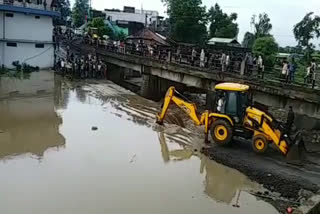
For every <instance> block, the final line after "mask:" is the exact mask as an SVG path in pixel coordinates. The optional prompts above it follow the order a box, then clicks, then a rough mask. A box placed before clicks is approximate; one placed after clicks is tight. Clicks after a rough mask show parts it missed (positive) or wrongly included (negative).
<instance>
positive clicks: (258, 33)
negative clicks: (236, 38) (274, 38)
mask: <svg viewBox="0 0 320 214" xmlns="http://www.w3.org/2000/svg"><path fill="white" fill-rule="evenodd" d="M270 21H271V20H270V18H269V16H268V14H266V13H262V14H259V16H258V20H257V16H256V15H253V16H252V18H251V26H253V28H254V33H251V32H246V34H245V35H244V38H243V41H242V45H243V46H244V47H246V48H252V47H253V44H254V43H255V40H256V39H258V38H261V37H266V36H271V34H270V31H271V30H272V24H271V23H270Z"/></svg>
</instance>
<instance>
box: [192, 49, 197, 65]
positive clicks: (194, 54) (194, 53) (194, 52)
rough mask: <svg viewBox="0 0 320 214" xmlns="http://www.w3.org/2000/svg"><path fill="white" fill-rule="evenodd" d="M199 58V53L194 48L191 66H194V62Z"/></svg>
mask: <svg viewBox="0 0 320 214" xmlns="http://www.w3.org/2000/svg"><path fill="white" fill-rule="evenodd" d="M196 57H197V51H196V50H195V48H192V52H191V65H192V66H194V62H195V60H196Z"/></svg>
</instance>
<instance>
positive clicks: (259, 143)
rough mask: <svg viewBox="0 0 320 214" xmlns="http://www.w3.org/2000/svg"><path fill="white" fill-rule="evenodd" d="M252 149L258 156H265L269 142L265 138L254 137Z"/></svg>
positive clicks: (261, 136)
mask: <svg viewBox="0 0 320 214" xmlns="http://www.w3.org/2000/svg"><path fill="white" fill-rule="evenodd" d="M252 149H253V151H254V152H255V153H257V154H264V153H265V152H266V151H267V149H268V140H267V139H266V138H265V136H263V135H257V136H254V137H253V139H252Z"/></svg>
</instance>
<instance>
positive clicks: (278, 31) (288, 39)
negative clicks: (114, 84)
mask: <svg viewBox="0 0 320 214" xmlns="http://www.w3.org/2000/svg"><path fill="white" fill-rule="evenodd" d="M73 1H74V0H71V2H73ZM202 3H203V5H205V6H207V8H209V7H211V6H212V5H214V4H215V3H218V4H219V5H220V6H221V7H222V9H223V11H225V12H227V13H231V12H236V13H237V14H238V20H237V22H238V24H239V28H240V33H239V36H238V39H239V40H240V41H242V39H243V35H244V34H245V32H246V31H251V27H250V19H251V16H252V15H253V14H257V15H258V14H259V13H262V12H266V13H267V14H268V15H269V17H270V19H271V23H272V25H273V29H272V34H273V35H274V36H275V38H276V40H277V42H278V43H279V44H280V45H281V46H286V45H290V46H294V45H296V44H297V42H296V41H295V39H294V36H293V33H292V29H293V26H294V25H295V24H296V23H297V22H299V21H300V20H301V19H302V18H303V16H304V15H305V14H306V13H308V12H311V11H312V12H315V13H316V14H318V15H320V0H215V1H214V0H202ZM124 5H126V6H133V7H136V8H137V9H140V8H141V7H143V9H145V10H157V11H159V13H160V15H166V14H165V11H166V8H165V7H164V5H163V3H162V2H161V0H92V7H93V8H95V9H97V10H103V9H105V8H117V9H123V6H124Z"/></svg>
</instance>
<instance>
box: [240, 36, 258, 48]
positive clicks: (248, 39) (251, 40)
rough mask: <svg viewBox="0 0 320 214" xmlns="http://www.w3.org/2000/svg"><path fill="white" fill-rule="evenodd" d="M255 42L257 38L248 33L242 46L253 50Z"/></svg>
mask: <svg viewBox="0 0 320 214" xmlns="http://www.w3.org/2000/svg"><path fill="white" fill-rule="evenodd" d="M255 40H256V37H255V35H254V34H253V33H250V32H246V34H245V35H244V37H243V41H242V46H243V47H245V48H250V49H251V48H252V46H253V44H254V41H255Z"/></svg>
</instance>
